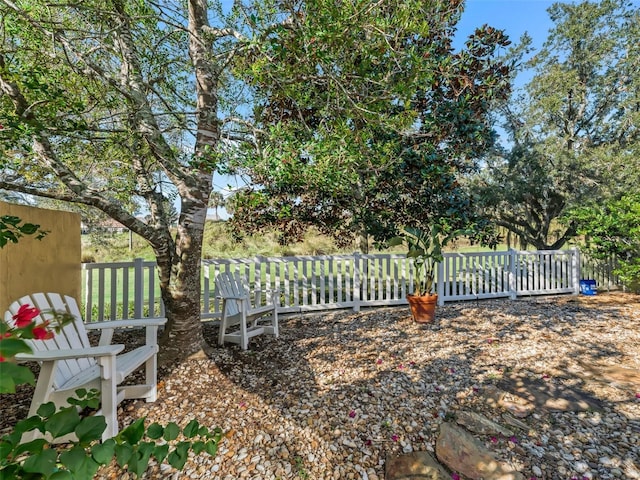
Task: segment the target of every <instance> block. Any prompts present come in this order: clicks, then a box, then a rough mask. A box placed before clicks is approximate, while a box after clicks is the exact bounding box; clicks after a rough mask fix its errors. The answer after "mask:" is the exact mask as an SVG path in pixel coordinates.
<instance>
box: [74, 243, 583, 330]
mask: <svg viewBox="0 0 640 480" xmlns="http://www.w3.org/2000/svg"><path fill="white" fill-rule="evenodd" d="M580 265H581V262H580V254H579V252H578V250H577V249H571V250H543V251H535V252H529V251H516V250H508V251H502V252H481V253H446V254H445V255H444V260H443V261H442V262H441V263H440V264H438V269H437V275H436V285H437V293H438V295H439V296H438V303H439V304H441V305H442V304H444V303H445V302H450V301H461V300H474V299H485V298H499V297H508V298H512V299H514V298H516V297H518V296H522V295H548V294H564V293H572V294H577V293H578V292H579V280H580V278H581V276H580ZM155 269H156V265H155V262H148V261H144V260H142V259H136V260H134V261H132V262H118V263H89V264H84V265H83V270H84V275H85V281H84V289H83V298H84V302H83V304H84V309H85V319H86V321H101V320H109V319H119V318H146V317H158V316H163V315H164V307H163V305H162V301H161V298H160V294H159V288H158V286H157V278H156V272H155ZM227 270H232V271H238V272H240V273H242V274H243V275H245V276H246V277H247V278H248V279H249V281H250V284H251V285H252V288H253V291H254V292H255V297H254V302H255V303H256V304H257V305H258V304H261V303H262V302H264V301H265V298H266V296H264V295H261V293H260V291H261V290H266V289H277V290H279V291H280V301H281V309H280V311H281V312H282V313H291V312H305V311H313V310H327V309H336V308H351V309H353V310H354V311H358V310H359V309H360V308H361V307H371V306H383V305H384V306H388V305H401V304H406V303H407V301H406V296H407V294H408V293H410V292H411V290H412V285H413V278H414V268H413V263H412V262H411V261H410V260H408V259H407V258H406V256H405V255H403V254H376V255H363V254H359V253H355V254H353V255H326V256H299V257H254V258H245V259H215V260H203V261H202V302H201V304H202V310H201V312H202V313H201V315H202V318H203V319H210V318H216V317H218V316H219V315H220V302H219V301H218V300H217V299H216V298H215V296H214V289H215V285H214V279H215V277H216V275H217V274H218V273H219V272H222V271H227Z"/></svg>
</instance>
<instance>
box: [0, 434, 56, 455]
mask: <svg viewBox="0 0 640 480" xmlns="http://www.w3.org/2000/svg"><path fill="white" fill-rule="evenodd" d="M48 444H49V442H47V441H46V440H45V439H44V438H38V439H36V440H32V441H30V442H27V443H21V444H20V445H18V446H17V447H16V449H15V453H14V456H18V455H20V454H22V453H25V452H28V453H31V454H34V453H40V452H42V450H44V446H45V445H48ZM0 458H1V457H0Z"/></svg>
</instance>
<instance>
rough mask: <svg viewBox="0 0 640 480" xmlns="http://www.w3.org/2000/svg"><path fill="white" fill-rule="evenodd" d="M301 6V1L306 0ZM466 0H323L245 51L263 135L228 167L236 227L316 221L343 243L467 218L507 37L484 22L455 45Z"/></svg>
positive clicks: (293, 229) (291, 230)
mask: <svg viewBox="0 0 640 480" xmlns="http://www.w3.org/2000/svg"><path fill="white" fill-rule="evenodd" d="M300 6H302V4H300ZM462 7H463V3H462V1H453V2H452V1H429V2H423V1H407V2H378V3H376V4H372V3H371V2H368V1H354V2H347V3H346V4H344V3H343V4H340V5H337V4H335V2H332V1H326V0H316V1H313V2H306V3H305V4H304V8H299V9H296V8H298V5H291V6H290V8H291V9H292V10H291V11H290V12H289V17H288V18H291V19H292V21H291V25H290V26H288V27H287V28H283V30H282V31H281V32H280V34H279V35H278V36H274V37H271V38H270V41H269V42H266V43H264V44H261V45H259V46H256V47H255V48H253V49H248V50H247V51H246V52H245V54H244V55H242V56H240V57H239V58H240V60H239V61H238V63H237V65H236V69H237V71H239V72H240V74H241V75H243V76H246V77H248V79H249V82H250V85H251V86H252V87H253V88H254V91H255V98H256V100H257V103H256V105H255V108H254V110H253V115H254V117H255V122H256V125H257V127H258V129H257V130H256V131H255V147H256V148H250V149H243V150H241V151H239V152H237V155H236V156H235V157H234V158H233V161H232V162H231V163H230V165H229V172H232V173H240V174H243V175H246V176H247V177H248V179H249V180H250V181H249V185H250V186H248V187H247V188H246V189H244V190H242V191H240V192H237V193H236V194H235V195H234V196H233V197H232V203H233V205H232V209H233V211H234V216H233V219H232V224H233V226H234V227H235V228H236V231H243V232H256V231H260V230H262V229H266V228H269V227H270V226H273V225H276V226H277V227H278V228H279V229H280V231H281V232H282V241H283V242H288V241H291V240H297V239H299V238H300V237H301V236H302V234H303V233H304V231H305V230H306V229H307V228H309V227H310V226H312V225H315V226H317V227H318V228H319V229H320V230H321V231H323V232H324V233H327V234H330V235H332V236H333V237H334V238H335V239H336V240H337V241H338V242H339V243H341V244H342V245H348V244H350V243H351V242H352V241H353V240H354V238H355V237H357V236H360V238H361V239H363V240H365V241H363V242H362V243H361V248H362V249H365V250H366V248H367V242H366V239H367V238H368V237H369V236H373V237H374V239H375V240H378V241H383V240H385V239H388V238H390V237H392V236H395V235H396V234H397V230H398V227H399V226H401V225H403V224H406V225H420V224H429V223H433V222H436V221H438V219H442V218H447V219H448V221H449V222H451V223H469V222H470V221H472V219H471V218H470V209H469V205H470V203H471V200H470V198H469V197H468V196H467V195H466V193H465V192H464V191H463V190H462V188H461V186H460V184H459V182H458V176H459V175H460V174H465V173H468V172H471V171H473V170H474V169H475V167H476V164H475V160H476V159H477V158H478V157H479V156H480V154H481V152H483V151H484V150H485V149H486V148H487V146H488V145H490V144H491V143H492V141H493V139H494V137H493V136H492V130H491V127H490V125H489V122H488V118H487V113H488V111H489V109H490V107H491V105H492V103H493V102H494V101H496V100H498V99H502V98H504V97H505V96H506V95H507V93H508V89H509V85H508V81H507V79H508V73H509V68H508V66H507V65H506V64H505V63H503V62H500V61H497V60H496V59H495V55H496V53H497V52H498V51H499V49H500V48H501V47H503V46H505V45H507V44H508V40H507V38H506V37H505V36H504V34H503V33H502V32H501V31H498V30H495V29H493V28H491V27H489V26H484V27H482V28H479V29H478V30H477V31H476V32H475V34H474V35H472V36H471V37H470V38H469V39H468V41H467V43H466V46H465V48H464V49H463V50H462V51H459V52H456V51H454V49H453V47H452V39H453V36H454V34H455V26H456V23H457V21H458V20H459V18H460V15H461V13H462Z"/></svg>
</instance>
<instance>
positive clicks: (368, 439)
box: [364, 438, 373, 446]
mask: <svg viewBox="0 0 640 480" xmlns="http://www.w3.org/2000/svg"><path fill="white" fill-rule="evenodd" d="M372 443H373V442H372V441H371V439H370V438H367V441H366V442H364V444H365V445H367V446H369V445H371V444H372Z"/></svg>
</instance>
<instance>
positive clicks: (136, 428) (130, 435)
mask: <svg viewBox="0 0 640 480" xmlns="http://www.w3.org/2000/svg"><path fill="white" fill-rule="evenodd" d="M144 420H145V417H142V418H139V419H138V420H136V421H135V422H133V423H132V424H131V425H129V426H128V427H126V428H124V429H123V430H121V431H120V433H119V434H118V437H119V438H121V439H123V440H124V441H126V442H128V443H130V444H132V445H135V444H136V443H138V442H139V441H140V440H141V439H142V436H143V435H144Z"/></svg>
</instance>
